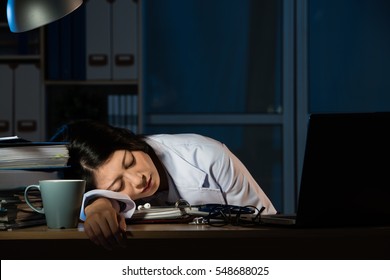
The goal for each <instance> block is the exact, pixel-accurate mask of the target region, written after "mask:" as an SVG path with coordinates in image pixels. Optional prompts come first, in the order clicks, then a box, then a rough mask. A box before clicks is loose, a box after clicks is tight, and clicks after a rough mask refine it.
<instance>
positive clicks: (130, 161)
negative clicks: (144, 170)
mask: <svg viewBox="0 0 390 280" xmlns="http://www.w3.org/2000/svg"><path fill="white" fill-rule="evenodd" d="M134 165H135V157H134V155H133V154H132V153H131V152H129V151H126V152H125V156H124V157H123V162H122V166H123V168H124V169H128V168H130V167H132V166H134Z"/></svg>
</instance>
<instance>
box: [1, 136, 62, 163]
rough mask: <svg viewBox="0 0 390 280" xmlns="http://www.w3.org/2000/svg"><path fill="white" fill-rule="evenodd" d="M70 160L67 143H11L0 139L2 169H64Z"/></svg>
mask: <svg viewBox="0 0 390 280" xmlns="http://www.w3.org/2000/svg"><path fill="white" fill-rule="evenodd" d="M68 158H69V154H68V149H67V147H66V143H62V142H61V143H58V142H28V141H25V140H15V141H9V138H6V140H4V138H3V139H1V138H0V168H2V169H4V168H11V169H30V168H36V169H46V168H56V167H64V166H66V164H67V161H68Z"/></svg>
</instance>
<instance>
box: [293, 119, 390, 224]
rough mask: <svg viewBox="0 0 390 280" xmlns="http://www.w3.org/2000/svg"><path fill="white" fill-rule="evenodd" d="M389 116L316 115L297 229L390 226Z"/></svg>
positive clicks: (309, 137) (310, 133) (308, 143)
mask: <svg viewBox="0 0 390 280" xmlns="http://www.w3.org/2000/svg"><path fill="white" fill-rule="evenodd" d="M389 128H390V113H344V114H312V115H311V116H310V119H309V126H308V132H307V139H306V149H305V157H304V163H303V170H302V178H301V186H300V195H299V203H298V209H297V221H296V223H297V224H298V225H305V226H308V225H309V226H349V225H356V226H359V225H382V224H383V225H384V224H390V136H389Z"/></svg>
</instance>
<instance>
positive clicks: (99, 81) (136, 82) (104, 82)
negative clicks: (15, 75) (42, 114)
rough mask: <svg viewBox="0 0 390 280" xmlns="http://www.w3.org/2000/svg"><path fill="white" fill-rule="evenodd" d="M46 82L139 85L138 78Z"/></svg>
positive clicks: (73, 84) (54, 81)
mask: <svg viewBox="0 0 390 280" xmlns="http://www.w3.org/2000/svg"><path fill="white" fill-rule="evenodd" d="M45 84H46V85H47V86H51V85H53V86H56V85H57V86H62V85H65V86H66V85H69V86H77V85H80V86H90V85H91V86H93V85H137V84H138V80H115V81H114V80H82V81H81V80H80V81H79V80H58V81H57V80H47V81H45Z"/></svg>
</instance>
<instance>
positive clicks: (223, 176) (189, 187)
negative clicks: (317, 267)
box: [80, 134, 276, 220]
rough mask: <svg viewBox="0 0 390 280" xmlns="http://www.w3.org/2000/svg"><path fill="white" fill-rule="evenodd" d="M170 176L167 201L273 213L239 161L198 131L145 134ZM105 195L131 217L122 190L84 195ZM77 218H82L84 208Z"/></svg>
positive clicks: (86, 197) (130, 203) (130, 205)
mask: <svg viewBox="0 0 390 280" xmlns="http://www.w3.org/2000/svg"><path fill="white" fill-rule="evenodd" d="M146 142H147V143H148V144H149V145H150V146H151V147H152V148H153V149H154V151H155V153H156V155H157V156H158V157H159V159H160V160H161V162H162V163H163V165H164V166H165V169H166V171H167V173H168V177H169V194H168V201H169V202H175V201H176V200H177V199H179V198H181V199H184V200H186V201H188V202H189V203H190V204H191V205H197V204H205V203H218V204H225V203H227V204H230V205H239V206H246V205H253V206H256V207H257V208H258V209H261V208H262V207H263V206H264V207H265V210H264V211H263V214H275V213H276V210H275V208H274V206H273V205H272V203H271V201H270V200H269V198H268V197H267V196H266V194H265V193H264V192H263V190H262V189H261V188H260V186H259V185H258V184H257V182H256V181H255V180H254V178H253V177H252V175H251V174H250V173H249V171H248V170H247V168H246V167H245V166H244V165H243V164H242V162H241V161H240V160H239V159H238V158H237V157H236V156H235V155H234V154H233V153H231V152H230V150H229V149H228V148H227V147H226V146H225V145H224V144H222V143H221V142H218V141H216V140H214V139H211V138H208V137H205V136H201V135H198V134H157V135H151V136H148V137H147V138H146ZM96 196H105V197H109V198H112V199H118V200H120V201H122V202H125V203H126V208H125V210H124V211H123V214H124V215H125V217H126V218H130V217H131V216H132V215H133V213H134V209H135V203H134V202H133V201H132V200H131V199H129V198H128V197H126V196H124V195H123V194H119V193H114V192H112V191H106V190H93V191H90V192H87V193H86V194H85V195H84V200H83V206H82V209H84V204H86V203H87V201H88V200H89V199H92V198H94V197H96ZM80 218H81V219H82V220H84V219H85V215H84V211H81V215H80Z"/></svg>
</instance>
